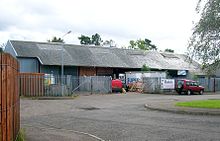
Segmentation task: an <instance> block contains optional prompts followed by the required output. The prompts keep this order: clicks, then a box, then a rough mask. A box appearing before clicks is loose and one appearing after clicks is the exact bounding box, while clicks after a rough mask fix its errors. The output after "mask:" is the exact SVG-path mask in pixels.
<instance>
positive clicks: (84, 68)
mask: <svg viewBox="0 0 220 141" xmlns="http://www.w3.org/2000/svg"><path fill="white" fill-rule="evenodd" d="M5 52H8V53H10V54H12V55H13V56H14V57H16V58H17V59H18V61H19V62H20V71H21V72H28V73H30V72H31V73H47V74H54V75H59V74H60V73H61V66H62V65H63V66H64V75H73V76H115V77H118V75H119V74H120V73H125V72H128V71H140V70H141V68H142V66H143V65H144V64H145V65H147V66H148V67H149V68H150V69H151V70H154V71H167V72H168V74H169V75H170V76H171V77H189V76H190V75H192V74H193V75H194V74H198V75H199V74H201V69H200V65H199V64H198V63H196V62H194V61H193V62H192V63H189V61H188V60H187V56H186V55H183V54H173V53H161V52H157V51H142V50H132V49H121V48H110V47H100V46H84V45H72V44H62V43H48V42H34V41H18V40H9V41H8V42H7V44H6V47H5ZM62 55H63V58H62ZM62 60H63V61H62ZM182 72H183V73H184V74H183V75H182V74H181V73H182Z"/></svg>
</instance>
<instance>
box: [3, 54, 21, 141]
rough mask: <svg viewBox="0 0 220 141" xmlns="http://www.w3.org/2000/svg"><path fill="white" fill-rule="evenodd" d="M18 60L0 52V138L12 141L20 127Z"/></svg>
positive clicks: (4, 140)
mask: <svg viewBox="0 0 220 141" xmlns="http://www.w3.org/2000/svg"><path fill="white" fill-rule="evenodd" d="M18 68H19V66H18V62H17V61H16V59H14V58H13V57H12V56H11V55H9V54H3V53H2V54H0V106H1V107H0V108H1V115H0V140H1V141H12V140H13V141H14V140H16V137H17V135H18V132H19V129H20V100H19V94H18Z"/></svg>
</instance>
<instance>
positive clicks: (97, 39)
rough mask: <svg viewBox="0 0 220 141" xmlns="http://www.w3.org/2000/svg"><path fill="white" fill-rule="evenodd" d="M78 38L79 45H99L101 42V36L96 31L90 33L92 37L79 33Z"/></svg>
mask: <svg viewBox="0 0 220 141" xmlns="http://www.w3.org/2000/svg"><path fill="white" fill-rule="evenodd" d="M78 39H79V40H80V44H81V45H95V46H100V45H101V44H102V42H103V41H102V39H101V36H100V35H99V34H98V33H96V34H94V35H92V37H89V36H85V35H81V36H80V37H78Z"/></svg>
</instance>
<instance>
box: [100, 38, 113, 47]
mask: <svg viewBox="0 0 220 141" xmlns="http://www.w3.org/2000/svg"><path fill="white" fill-rule="evenodd" d="M102 46H107V47H116V44H115V41H113V40H112V39H110V40H105V42H103V44H102Z"/></svg>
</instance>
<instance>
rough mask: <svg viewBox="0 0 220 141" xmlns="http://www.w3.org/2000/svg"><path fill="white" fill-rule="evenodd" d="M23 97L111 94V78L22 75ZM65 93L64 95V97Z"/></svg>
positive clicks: (21, 88)
mask: <svg viewBox="0 0 220 141" xmlns="http://www.w3.org/2000/svg"><path fill="white" fill-rule="evenodd" d="M19 82H20V95H22V96H70V95H73V94H95V93H111V91H112V88H111V77H105V76H89V77H83V76H80V77H77V76H71V75H66V76H64V77H62V78H61V77H60V76H54V75H51V74H34V73H29V74H28V73H25V74H23V73H22V74H20V81H19ZM62 91H63V95H62Z"/></svg>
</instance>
